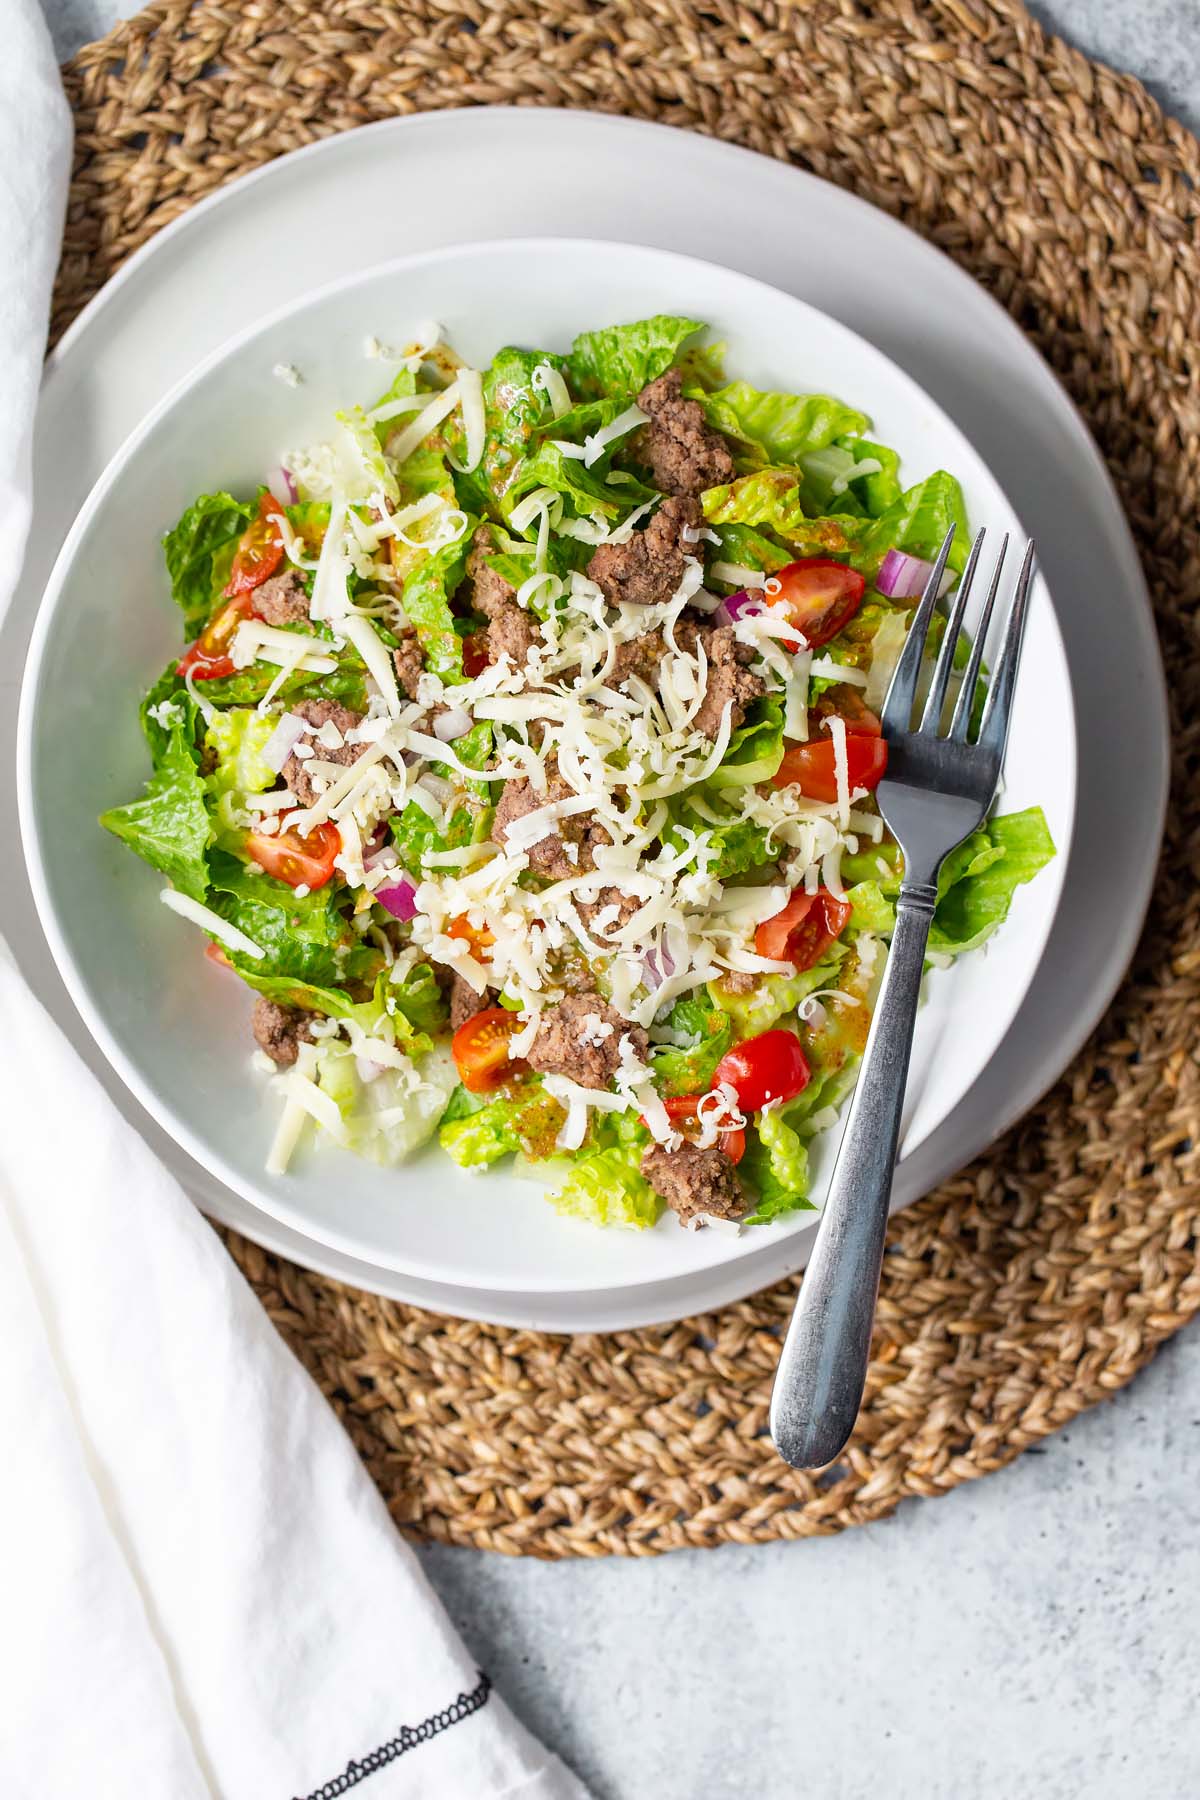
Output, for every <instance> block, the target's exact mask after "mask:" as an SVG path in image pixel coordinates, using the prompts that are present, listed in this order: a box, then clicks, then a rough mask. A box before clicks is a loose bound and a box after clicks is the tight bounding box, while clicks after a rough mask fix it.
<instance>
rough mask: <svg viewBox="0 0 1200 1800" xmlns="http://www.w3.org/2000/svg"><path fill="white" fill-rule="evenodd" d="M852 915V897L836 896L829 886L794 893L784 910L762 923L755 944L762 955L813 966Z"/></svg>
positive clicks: (799, 966)
mask: <svg viewBox="0 0 1200 1800" xmlns="http://www.w3.org/2000/svg"><path fill="white" fill-rule="evenodd" d="M849 919H850V903H849V901H848V900H838V899H836V898H835V896H834V895H833V894H831V893H830V892H829V890H828V889H827V888H818V889H817V891H816V893H815V894H800V893H797V894H793V895H792V897H791V899H790V900H789V901H788V903H787V905H786V906H785V907H784V909H783V911H782V912H777V913H776V914H775V916H774V918H773V919H766V920H764V921H763V923H762V924H761V925H760V926H759V928H758V930H757V931H756V932H755V934H754V948H755V950H756V951H757V952H758V954H759V956H769V957H770V958H771V959H772V961H774V962H790V963H794V964H795V965H796V968H797V969H811V968H812V966H813V964H814V963H815V962H820V960H821V958H822V957H823V956H824V954H825V952H826V951H827V950H828V948H829V946H830V944H832V943H833V942H834V941H835V939H837V938H839V937H840V936H841V935H842V932H843V931H845V929H846V926H847V924H848V923H849Z"/></svg>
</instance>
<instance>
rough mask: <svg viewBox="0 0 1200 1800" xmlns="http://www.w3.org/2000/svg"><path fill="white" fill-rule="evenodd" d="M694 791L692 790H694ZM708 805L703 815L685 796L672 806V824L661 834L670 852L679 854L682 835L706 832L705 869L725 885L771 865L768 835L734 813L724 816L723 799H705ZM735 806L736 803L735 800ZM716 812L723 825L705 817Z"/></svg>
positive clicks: (762, 828) (675, 801) (707, 797)
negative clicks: (707, 860)
mask: <svg viewBox="0 0 1200 1800" xmlns="http://www.w3.org/2000/svg"><path fill="white" fill-rule="evenodd" d="M693 791H694V790H693ZM705 799H706V800H709V802H710V803H709V804H708V805H707V806H706V807H705V813H704V815H702V814H701V813H699V812H698V811H696V810H695V808H694V807H693V806H692V805H691V804H690V797H689V795H687V794H682V795H680V796H679V797H678V798H677V799H676V800H674V801H673V802H672V803H671V812H672V820H671V823H670V824H669V825H668V826H667V828H666V830H665V831H664V832H663V838H662V841H663V843H664V844H665V845H666V846H667V848H668V849H669V850H672V851H679V850H682V849H683V848H684V846H685V843H686V841H687V840H686V839H685V838H684V836H683V833H684V832H685V831H689V832H697V833H698V832H702V831H703V832H707V833H708V851H709V856H710V857H711V859H712V860H711V861H709V862H708V864H707V865H706V866H707V869H708V873H709V874H710V875H714V876H715V877H716V878H717V880H718V881H728V880H729V879H730V878H731V876H734V875H744V874H745V873H746V871H747V870H748V869H757V868H759V867H760V866H761V865H762V864H763V863H765V862H769V861H770V853H769V852H768V850H767V833H766V830H765V828H764V827H763V826H761V825H754V824H752V823H751V822H750V820H749V819H743V818H739V817H738V815H737V813H736V812H731V813H725V812H724V809H723V807H722V803H721V802H722V796H720V795H719V794H713V795H712V796H711V798H710V796H708V795H705ZM735 805H736V799H735ZM712 812H715V813H717V814H718V815H719V816H720V817H721V820H722V822H721V823H719V824H715V825H714V824H713V821H712V819H711V818H709V817H707V816H706V815H707V814H708V813H712Z"/></svg>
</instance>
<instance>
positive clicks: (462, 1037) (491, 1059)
mask: <svg viewBox="0 0 1200 1800" xmlns="http://www.w3.org/2000/svg"><path fill="white" fill-rule="evenodd" d="M516 1030H517V1015H516V1014H515V1013H512V1012H509V1011H508V1009H507V1008H506V1007H503V1006H489V1007H486V1008H485V1009H484V1011H483V1012H478V1013H476V1014H475V1015H474V1017H473V1018H470V1019H467V1020H466V1021H465V1022H464V1023H463V1024H462V1025H460V1026H459V1028H458V1030H457V1031H456V1032H455V1034H454V1036H453V1037H452V1038H451V1040H450V1052H451V1055H452V1056H453V1057H454V1062H455V1066H456V1067H457V1069H458V1076H459V1080H460V1081H461V1082H462V1084H463V1086H464V1087H465V1088H467V1089H468V1090H469V1091H470V1092H471V1093H472V1094H486V1093H489V1092H490V1091H491V1089H492V1088H497V1087H499V1086H500V1084H501V1083H502V1082H504V1081H507V1080H508V1078H509V1076H510V1075H516V1074H519V1073H520V1072H521V1071H522V1070H523V1069H525V1068H527V1067H528V1065H527V1064H526V1063H524V1062H522V1061H521V1060H520V1058H519V1057H511V1056H510V1055H509V1054H508V1044H509V1039H510V1038H511V1037H512V1035H513V1033H514V1032H515V1031H516Z"/></svg>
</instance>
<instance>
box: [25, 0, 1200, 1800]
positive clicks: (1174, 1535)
mask: <svg viewBox="0 0 1200 1800" xmlns="http://www.w3.org/2000/svg"><path fill="white" fill-rule="evenodd" d="M46 3H47V10H48V12H49V15H50V19H51V24H52V26H53V29H54V33H55V40H56V43H57V45H58V48H59V52H60V54H61V55H64V56H65V55H68V54H69V53H70V52H71V51H72V50H73V49H74V48H75V47H76V45H78V44H79V43H81V42H84V41H86V40H87V39H89V38H92V37H97V36H99V35H100V34H101V33H102V32H103V31H104V30H106V29H107V28H108V25H109V24H110V23H111V22H112V21H113V20H114V19H115V18H116V17H117V16H119V13H120V12H121V11H122V10H125V11H132V10H133V6H132V4H131V3H130V0H124V4H120V3H117V0H46ZM1033 10H1034V11H1035V12H1036V13H1037V14H1038V16H1039V17H1040V18H1041V19H1042V20H1043V21H1044V22H1046V23H1047V24H1049V25H1051V26H1052V27H1053V28H1054V29H1056V30H1059V31H1061V32H1062V33H1063V34H1064V35H1065V36H1067V37H1069V38H1070V39H1071V40H1072V41H1073V42H1075V43H1077V44H1079V45H1080V46H1081V47H1082V48H1084V49H1086V50H1087V51H1088V52H1089V54H1091V55H1094V56H1100V57H1102V58H1104V59H1105V60H1107V61H1109V62H1111V63H1113V64H1115V65H1116V66H1118V67H1123V68H1130V69H1133V70H1134V71H1135V72H1136V73H1137V74H1139V75H1141V76H1142V77H1143V79H1145V80H1146V81H1147V82H1148V84H1149V85H1150V87H1151V88H1152V89H1153V91H1154V92H1155V93H1156V94H1157V95H1158V96H1159V98H1160V99H1162V100H1163V101H1164V103H1165V104H1166V105H1167V106H1168V107H1169V108H1170V109H1171V111H1173V112H1174V113H1175V114H1176V115H1177V116H1178V117H1179V118H1181V119H1183V120H1185V121H1186V122H1187V123H1189V124H1191V125H1192V126H1194V127H1195V126H1198V125H1200V4H1198V0H1049V3H1048V4H1047V3H1045V0H1042V3H1038V4H1035V5H1034V7H1033ZM1198 1493H1200V1334H1198V1333H1197V1332H1196V1331H1192V1332H1188V1333H1184V1334H1183V1335H1182V1336H1181V1337H1179V1338H1177V1339H1176V1340H1175V1341H1174V1342H1173V1343H1171V1344H1170V1345H1169V1346H1168V1347H1167V1348H1166V1349H1165V1350H1164V1351H1163V1352H1162V1354H1161V1355H1160V1356H1159V1358H1158V1360H1157V1361H1156V1362H1155V1363H1154V1365H1153V1366H1152V1367H1151V1368H1150V1369H1149V1370H1148V1371H1147V1372H1146V1373H1145V1374H1144V1375H1143V1376H1142V1377H1141V1378H1140V1379H1139V1380H1138V1381H1137V1382H1135V1383H1134V1385H1133V1386H1132V1387H1131V1388H1129V1389H1127V1390H1126V1392H1125V1393H1124V1394H1122V1395H1120V1396H1118V1397H1117V1398H1116V1399H1115V1400H1114V1401H1113V1402H1112V1403H1111V1404H1110V1405H1108V1406H1106V1407H1103V1408H1100V1409H1097V1410H1095V1411H1093V1412H1092V1413H1090V1414H1088V1415H1087V1416H1086V1417H1084V1418H1083V1419H1082V1420H1080V1421H1079V1423H1078V1424H1076V1425H1075V1426H1073V1427H1072V1428H1071V1429H1070V1430H1068V1431H1064V1432H1062V1433H1060V1434H1059V1435H1058V1436H1057V1437H1055V1438H1053V1439H1051V1440H1049V1441H1048V1442H1047V1444H1046V1445H1045V1446H1044V1447H1043V1448H1042V1449H1041V1450H1039V1451H1037V1452H1035V1453H1031V1454H1029V1455H1026V1456H1025V1457H1023V1458H1022V1459H1021V1460H1020V1461H1019V1462H1018V1463H1016V1464H1015V1465H1014V1466H1013V1467H1012V1468H1011V1469H1008V1470H1006V1471H1004V1472H1003V1473H1001V1474H999V1475H995V1476H992V1477H990V1478H989V1479H988V1480H986V1481H983V1482H980V1483H977V1484H975V1485H973V1486H971V1487H967V1488H960V1489H958V1490H957V1491H956V1492H955V1493H953V1494H951V1495H949V1496H948V1497H947V1498H945V1499H943V1500H940V1501H937V1502H930V1501H922V1502H911V1503H909V1504H907V1505H906V1506H905V1507H903V1508H902V1509H901V1511H900V1512H899V1514H898V1515H897V1516H896V1517H895V1518H894V1519H893V1520H891V1521H889V1522H888V1523H887V1524H885V1525H879V1526H873V1527H871V1528H869V1529H866V1530H860V1531H855V1532H851V1533H848V1534H846V1535H844V1536H842V1537H840V1538H836V1539H825V1540H819V1541H816V1542H812V1543H805V1544H794V1545H783V1544H777V1545H772V1546H767V1547H764V1548H761V1549H752V1550H740V1549H733V1548H730V1549H724V1550H720V1551H707V1552H696V1553H681V1554H678V1555H675V1556H670V1557H658V1558H654V1559H651V1560H647V1561H640V1562H616V1561H606V1562H599V1563H565V1564H544V1565H543V1564H538V1563H533V1562H529V1561H524V1560H523V1561H517V1562H510V1561H507V1560H504V1559H502V1558H498V1557H492V1556H488V1555H483V1554H477V1553H474V1552H467V1551H454V1550H447V1549H443V1548H440V1547H435V1548H431V1549H428V1550H425V1551H424V1552H423V1553H422V1555H423V1560H424V1563H425V1567H426V1568H427V1570H428V1571H429V1574H430V1576H431V1577H432V1579H433V1581H434V1583H435V1584H436V1586H437V1587H438V1589H439V1591H440V1592H441V1594H442V1596H443V1598H444V1599H445V1602H446V1604H447V1606H448V1607H449V1609H450V1611H451V1613H452V1615H453V1616H454V1619H455V1620H456V1622H457V1624H458V1626H459V1629H460V1630H461V1631H462V1633H463V1636H464V1637H465V1639H466V1641H467V1643H468V1644H469V1645H470V1647H471V1648H472V1650H473V1651H474V1652H475V1654H476V1655H477V1656H478V1658H479V1660H480V1662H481V1663H482V1664H483V1665H484V1666H486V1667H487V1668H488V1669H489V1670H490V1672H491V1673H492V1675H493V1676H494V1678H495V1679H496V1681H497V1683H498V1684H499V1686H500V1688H501V1689H502V1690H503V1691H504V1692H505V1694H506V1695H507V1697H508V1698H509V1700H510V1701H511V1702H512V1704H513V1705H514V1707H515V1708H516V1710H517V1711H518V1712H519V1714H520V1715H521V1716H522V1717H523V1718H524V1720H525V1721H526V1723H527V1724H528V1725H529V1726H530V1727H531V1728H532V1729H533V1730H535V1731H537V1732H538V1733H539V1734H540V1735H541V1736H542V1737H543V1738H544V1739H545V1740H546V1741H547V1742H548V1743H550V1744H552V1745H554V1747H555V1748H556V1749H558V1750H559V1751H560V1752H561V1753H562V1755H564V1756H565V1757H566V1758H567V1759H568V1760H569V1761H570V1762H571V1763H573V1765H574V1766H575V1768H576V1769H577V1770H578V1771H579V1773H580V1774H581V1775H582V1776H583V1777H584V1778H585V1779H586V1780H587V1781H588V1782H589V1783H590V1784H591V1786H592V1788H593V1791H594V1792H595V1794H596V1795H597V1797H598V1800H743V1797H748V1796H754V1797H755V1800H787V1797H790V1796H792V1795H802V1794H803V1795H805V1796H811V1797H812V1800H1013V1797H1015V1796H1017V1795H1021V1796H1028V1797H1029V1800H1194V1797H1195V1796H1197V1795H1200V1721H1198V1719H1197V1709H1196V1698H1197V1695H1198V1694H1200V1635H1198V1633H1197V1630H1196V1626H1195V1620H1194V1615H1195V1610H1196V1599H1197V1595H1198V1594H1200V1529H1198V1525H1200V1501H1198V1500H1197V1494H1198ZM463 1800H472V1797H471V1796H467V1795H464V1796H463Z"/></svg>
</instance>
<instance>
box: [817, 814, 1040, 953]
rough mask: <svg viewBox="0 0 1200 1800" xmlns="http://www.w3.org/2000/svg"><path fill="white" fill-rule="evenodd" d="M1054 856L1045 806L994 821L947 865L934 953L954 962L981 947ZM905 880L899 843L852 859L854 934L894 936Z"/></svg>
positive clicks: (847, 877)
mask: <svg viewBox="0 0 1200 1800" xmlns="http://www.w3.org/2000/svg"><path fill="white" fill-rule="evenodd" d="M1054 854H1055V849H1054V840H1053V838H1052V837H1051V836H1050V829H1049V827H1048V825H1047V824H1046V816H1045V814H1044V813H1043V812H1042V809H1041V807H1040V806H1032V807H1029V808H1027V810H1026V811H1024V812H1019V813H1008V814H1005V815H1002V816H1001V817H999V818H995V819H990V820H989V821H988V823H987V824H986V825H984V826H983V827H982V828H981V829H980V830H979V831H973V832H972V833H971V835H970V837H969V838H967V839H966V841H965V842H964V843H962V844H960V845H959V846H958V848H957V849H956V850H952V851H951V853H950V855H949V856H948V857H947V858H946V860H945V862H944V863H943V864H942V870H941V874H940V875H939V877H938V896H939V897H938V904H937V911H936V912H935V913H934V915H933V926H932V929H931V930H930V933H929V948H930V949H931V950H937V951H940V952H941V953H942V954H943V955H947V956H957V955H961V954H962V952H963V951H965V950H974V949H976V948H978V946H979V945H980V944H982V943H983V942H984V941H985V939H986V938H988V937H990V936H991V934H992V932H993V931H994V930H995V929H996V927H997V925H1000V924H1002V923H1003V921H1004V920H1005V919H1006V918H1007V916H1008V909H1009V907H1010V906H1011V905H1012V897H1013V895H1014V893H1015V892H1016V890H1017V888H1018V887H1020V886H1021V885H1022V884H1023V883H1024V882H1026V881H1032V880H1033V878H1034V876H1035V875H1036V874H1037V873H1038V871H1039V870H1041V869H1044V868H1045V866H1046V864H1047V863H1048V862H1049V861H1050V860H1051V859H1052V857H1053V856H1054ZM876 858H881V859H882V860H883V861H885V862H887V863H889V864H890V873H889V874H887V875H883V874H882V873H880V872H879V870H878V868H877V867H875V868H872V866H871V865H872V864H873V863H874V862H875V859H876ZM860 877H861V879H860ZM901 878H902V865H901V858H900V852H899V850H898V848H897V847H896V846H895V845H894V844H881V845H878V846H875V847H874V848H873V849H872V850H870V851H866V852H863V851H860V852H858V854H857V855H856V856H853V857H848V858H846V861H845V864H844V865H843V880H844V881H845V882H846V883H847V899H848V900H849V901H850V905H851V908H852V915H851V928H854V929H857V930H860V931H873V932H877V933H880V934H882V935H883V936H887V935H888V934H889V933H890V932H891V931H892V929H893V927H894V925H895V922H896V911H895V904H894V902H895V898H896V895H897V894H898V893H899V892H900V882H901Z"/></svg>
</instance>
